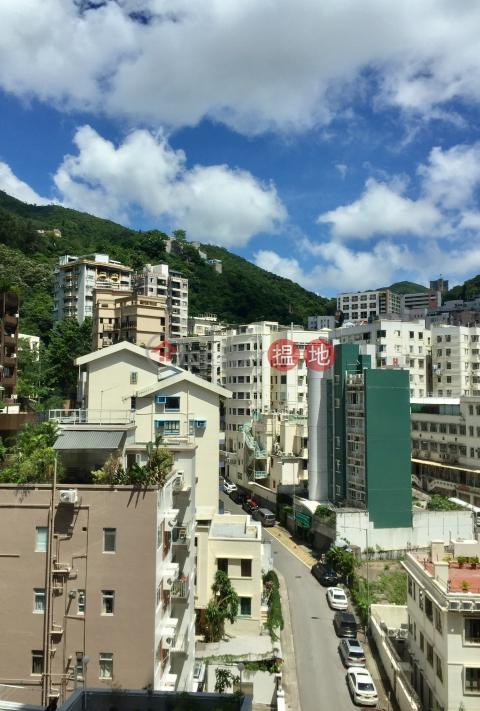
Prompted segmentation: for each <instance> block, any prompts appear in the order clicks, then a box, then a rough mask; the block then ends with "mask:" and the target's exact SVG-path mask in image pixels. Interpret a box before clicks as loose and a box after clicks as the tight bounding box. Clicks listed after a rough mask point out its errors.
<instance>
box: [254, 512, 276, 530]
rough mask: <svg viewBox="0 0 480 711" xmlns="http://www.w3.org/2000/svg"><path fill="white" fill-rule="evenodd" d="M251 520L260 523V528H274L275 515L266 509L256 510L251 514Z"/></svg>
mask: <svg viewBox="0 0 480 711" xmlns="http://www.w3.org/2000/svg"><path fill="white" fill-rule="evenodd" d="M253 518H254V519H256V520H257V521H260V522H261V524H262V526H275V514H273V513H272V512H271V511H269V510H268V509H257V510H256V511H254V512H253Z"/></svg>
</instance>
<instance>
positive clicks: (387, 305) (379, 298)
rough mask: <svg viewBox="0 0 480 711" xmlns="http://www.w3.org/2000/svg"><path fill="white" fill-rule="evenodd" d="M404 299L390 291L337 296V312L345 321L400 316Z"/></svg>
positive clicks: (361, 292)
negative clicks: (340, 313)
mask: <svg viewBox="0 0 480 711" xmlns="http://www.w3.org/2000/svg"><path fill="white" fill-rule="evenodd" d="M401 306H402V299H401V296H400V295H399V294H395V293H394V292H393V291H390V289H384V290H381V291H358V292H348V293H342V294H337V310H338V311H342V312H343V317H344V320H345V321H363V320H365V321H366V320H367V319H369V318H373V317H377V316H380V315H381V314H389V313H392V314H398V313H399V311H400V309H401Z"/></svg>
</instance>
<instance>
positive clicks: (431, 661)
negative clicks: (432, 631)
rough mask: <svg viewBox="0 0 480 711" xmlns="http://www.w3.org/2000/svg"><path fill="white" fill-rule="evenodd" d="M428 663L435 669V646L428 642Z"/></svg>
mask: <svg viewBox="0 0 480 711" xmlns="http://www.w3.org/2000/svg"><path fill="white" fill-rule="evenodd" d="M427 662H428V663H429V664H430V665H431V666H432V667H433V646H432V645H431V644H430V642H427Z"/></svg>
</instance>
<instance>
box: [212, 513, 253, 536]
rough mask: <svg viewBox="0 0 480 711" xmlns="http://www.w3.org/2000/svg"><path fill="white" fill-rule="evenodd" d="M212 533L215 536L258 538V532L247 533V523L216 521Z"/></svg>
mask: <svg viewBox="0 0 480 711" xmlns="http://www.w3.org/2000/svg"><path fill="white" fill-rule="evenodd" d="M245 518H246V517H245ZM210 535H211V536H212V537H213V538H252V539H256V538H257V533H246V531H245V523H218V522H215V523H214V524H213V526H212V527H211V529H210Z"/></svg>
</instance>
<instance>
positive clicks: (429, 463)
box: [412, 457, 480, 474]
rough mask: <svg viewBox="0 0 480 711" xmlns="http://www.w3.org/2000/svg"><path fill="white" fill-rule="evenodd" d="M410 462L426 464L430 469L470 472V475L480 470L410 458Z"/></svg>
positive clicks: (479, 472) (478, 472)
mask: <svg viewBox="0 0 480 711" xmlns="http://www.w3.org/2000/svg"><path fill="white" fill-rule="evenodd" d="M412 462H415V464H428V465H429V466H432V467H439V468H441V469H460V471H462V472H470V473H471V474H480V469H469V468H468V467H460V466H459V465H458V464H455V463H452V464H441V463H440V462H434V461H433V460H432V459H415V458H414V457H412Z"/></svg>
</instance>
